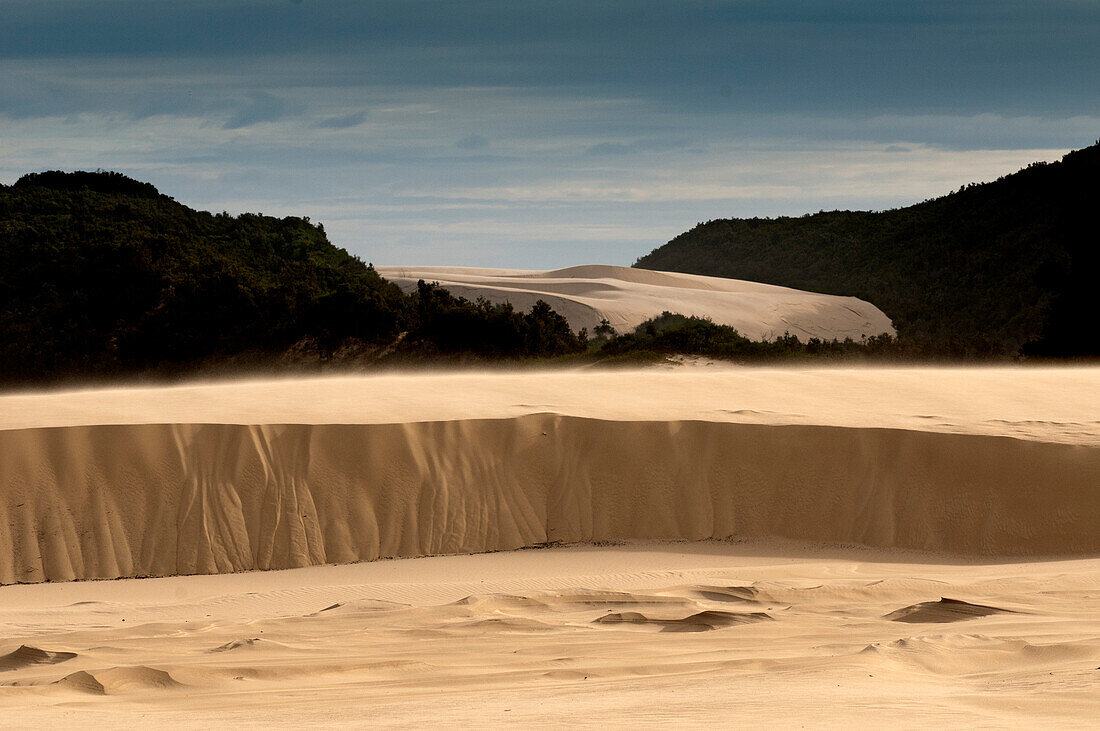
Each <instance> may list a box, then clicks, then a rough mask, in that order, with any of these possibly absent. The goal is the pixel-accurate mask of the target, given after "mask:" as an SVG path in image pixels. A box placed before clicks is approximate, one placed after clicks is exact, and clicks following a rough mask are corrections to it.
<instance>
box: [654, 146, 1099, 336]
mask: <svg viewBox="0 0 1100 731" xmlns="http://www.w3.org/2000/svg"><path fill="white" fill-rule="evenodd" d="M1098 205H1100V143H1098V144H1097V145H1095V146H1093V147H1089V148H1086V149H1083V150H1078V151H1076V152H1072V153H1070V154H1068V155H1066V156H1065V158H1063V159H1062V161H1061V162H1055V163H1051V164H1043V163H1036V164H1034V165H1031V166H1030V167H1028V168H1026V169H1024V170H1021V171H1020V172H1018V173H1015V174H1013V175H1009V176H1006V177H1003V178H1001V179H999V180H997V181H995V182H992V183H986V184H982V185H970V186H967V187H966V188H964V189H961V190H959V191H958V192H956V193H952V194H950V195H946V196H944V197H942V198H937V199H934V200H929V201H925V202H924V203H920V204H918V205H915V206H910V207H908V208H900V209H896V210H892V211H884V212H880V213H869V212H851V211H834V212H827V213H826V212H822V213H818V214H816V215H807V216H803V217H801V218H777V219H756V218H754V219H725V220H716V221H710V222H707V223H703V224H700V225H698V226H696V227H695V228H694V229H692V230H691V231H688V232H687V233H684V234H682V235H680V236H678V237H676V238H675V239H673V240H672V241H670V242H669V243H668V244H666V245H664V246H662V247H660V248H659V249H656V250H655V251H653V252H652V253H650V254H649V255H647V256H644V257H642V258H641V259H639V260H638V262H637V263H636V264H635V266H638V267H641V268H645V269H658V270H666V271H676V272H688V273H692V274H707V275H713V276H721V277H732V278H736V279H748V280H753V281H758V282H768V283H772V284H780V285H784V286H788V287H796V288H799V289H807V290H811V291H815V292H823V293H827V294H839V295H852V296H855V297H859V298H861V299H864V300H867V301H869V302H872V303H873V304H875V305H877V306H878V307H879V308H880V309H882V310H883V311H884V312H885V313H886V314H887V315H888V316H890V317H891V318H892V319H893V321H894V326H895V327H896V328H897V330H898V340H899V344H897V345H895V346H894V347H895V349H900V350H901V351H904V353H906V354H908V355H912V356H921V355H943V356H952V357H965V356H985V355H997V354H1008V355H1015V354H1017V353H1023V354H1025V355H1035V356H1053V357H1066V356H1097V355H1100V337H1098V335H1097V332H1098V330H1097V327H1098V326H1097V323H1098V322H1100V307H1098V305H1097V296H1096V288H1097V285H1098V282H1097V279H1098V277H1100V228H1098V225H1097V215H1096V211H1097V206H1098Z"/></svg>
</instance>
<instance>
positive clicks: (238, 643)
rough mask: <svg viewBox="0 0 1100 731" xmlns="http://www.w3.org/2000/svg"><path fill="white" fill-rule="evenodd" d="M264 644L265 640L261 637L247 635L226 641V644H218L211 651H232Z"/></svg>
mask: <svg viewBox="0 0 1100 731" xmlns="http://www.w3.org/2000/svg"><path fill="white" fill-rule="evenodd" d="M262 644H264V640H262V639H260V638H259V637H246V638H244V639H240V640H233V641H231V642H226V643H225V644H224V645H218V646H217V647H215V648H213V649H212V650H210V652H232V651H233V650H243V649H248V648H251V647H256V646H257V645H262Z"/></svg>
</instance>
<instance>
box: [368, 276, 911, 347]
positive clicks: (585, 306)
mask: <svg viewBox="0 0 1100 731" xmlns="http://www.w3.org/2000/svg"><path fill="white" fill-rule="evenodd" d="M377 269H378V273H379V274H381V275H382V276H383V277H385V278H386V279H389V280H391V281H393V282H394V283H396V284H397V285H398V286H400V287H401V288H402V289H404V290H405V291H406V292H409V291H415V290H416V286H417V281H418V280H421V279H422V280H424V281H426V282H439V283H440V284H441V285H442V286H443V287H445V288H446V289H447V290H448V291H450V292H451V293H452V294H454V295H456V296H460V297H466V298H467V299H471V300H474V299H477V298H478V297H484V298H485V299H487V300H489V301H491V302H510V303H511V304H512V306H514V307H515V308H516V309H518V310H528V309H530V308H531V306H532V305H533V304H535V303H536V302H538V301H539V300H540V299H541V300H544V301H546V302H547V303H548V304H549V305H550V306H551V307H553V308H554V310H556V311H557V312H558V313H560V314H561V315H562V316H564V317H565V319H567V320H568V321H569V324H570V325H571V326H572V328H573V329H574V330H580V329H581V328H588V332H589V333H592V332H593V330H594V328H595V327H596V326H597V325H599V324H600V321H601V320H607V321H608V323H609V324H610V325H611V326H612V327H614V328H615V329H616V331H618V332H620V333H624V332H630V331H632V330H633V329H634V328H635V327H637V326H638V325H640V324H642V323H643V322H645V321H646V320H648V319H650V318H653V317H656V316H657V315H660V314H661V313H662V312H665V311H666V310H667V311H669V312H674V313H678V314H681V315H689V316H690V315H695V316H698V317H706V318H710V319H711V320H713V321H714V322H717V323H719V324H722V325H731V326H733V327H735V328H736V329H737V330H738V332H740V333H741V334H742V335H744V336H745V337H747V338H750V339H752V340H773V339H775V338H776V337H778V336H780V335H783V333H787V332H789V333H790V334H792V335H797V336H798V337H799V338H801V339H802V340H807V339H809V338H821V339H822V340H834V339H835V340H844V339H845V338H852V339H853V340H859V339H860V338H862V337H869V336H872V335H880V334H883V333H889V334H893V333H894V328H893V325H892V324H891V322H890V318H889V317H887V316H886V315H885V314H883V312H882V311H881V310H879V309H878V308H877V307H875V306H874V305H873V304H871V303H868V302H864V301H863V300H861V299H857V298H855V297H838V296H835V295H825V294H817V293H816V292H805V291H803V290H798V289H791V288H789V287H779V286H776V285H772V284H760V283H759V282H747V281H743V280H739V279H724V278H722V277H704V276H700V275H697V274H681V273H679V272H657V271H649V270H645V269H632V268H629V267H620V266H608V265H597V264H591V265H586V266H575V267H569V268H567V269H555V270H552V271H529V270H525V269H476V268H470V267H446V266H423V267H414V266H383V267H377Z"/></svg>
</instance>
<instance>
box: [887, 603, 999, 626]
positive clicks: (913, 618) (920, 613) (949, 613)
mask: <svg viewBox="0 0 1100 731" xmlns="http://www.w3.org/2000/svg"><path fill="white" fill-rule="evenodd" d="M1011 611H1012V610H1010V609H1001V608H999V607H989V606H986V605H984V604H971V603H970V602H964V601H962V600H960V599H948V598H947V597H942V598H941V599H940V600H939V601H938V602H921V603H920V604H914V605H913V606H910V607H903V608H901V609H898V610H897V611H894V612H890V613H889V614H887V615H886V619H890V620H893V621H895V622H909V623H911V624H914V623H925V622H958V621H960V620H964V619H973V618H975V617H988V616H989V615H991V614H1004V613H1005V612H1009V613H1011Z"/></svg>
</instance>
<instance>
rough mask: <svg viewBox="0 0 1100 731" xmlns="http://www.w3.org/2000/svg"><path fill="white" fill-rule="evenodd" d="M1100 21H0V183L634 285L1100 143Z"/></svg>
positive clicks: (784, 8)
mask: <svg viewBox="0 0 1100 731" xmlns="http://www.w3.org/2000/svg"><path fill="white" fill-rule="evenodd" d="M1097 79H1100V0H1041V1H1040V0H1027V1H1022V0H875V1H869V0H725V1H720V0H678V1H676V2H627V1H625V0H622V1H613V2H606V1H604V0H540V1H539V2H522V0H510V1H504V0H501V1H493V2H481V1H479V0H465V1H464V2H455V1H454V0H446V1H443V2H439V1H436V0H395V1H394V2H370V1H369V0H368V1H361V2H345V1H342V0H297V1H295V0H218V1H217V2H208V1H207V0H194V1H192V2H182V1H180V2H173V1H170V0H88V1H83V0H81V1H78V0H29V1H28V0H0V130H2V132H0V182H4V183H11V182H14V180H15V179H17V178H18V177H19V176H20V175H22V174H24V173H26V172H31V171H38V170H47V169H62V170H78V169H82V170H89V169H99V168H101V169H107V170H118V171H121V172H124V173H126V174H128V175H131V176H133V177H135V178H138V179H141V180H145V181H149V182H151V183H153V184H154V185H156V186H157V187H158V188H159V189H160V190H161V191H162V192H164V193H166V194H168V195H171V196H173V197H174V198H176V199H177V200H179V201H180V202H182V203H186V204H187V205H190V206H193V207H196V208H201V209H205V210H211V211H223V210H225V211H229V212H231V213H240V212H244V211H252V212H262V213H265V214H268V215H277V216H286V215H298V216H308V217H310V218H311V219H312V220H314V221H320V222H322V223H323V224H324V226H325V230H326V231H327V232H328V235H329V238H330V239H331V240H332V241H333V243H335V244H337V245H339V246H343V247H345V248H347V249H348V250H349V251H351V252H352V253H354V254H357V255H359V256H360V257H362V258H363V259H364V260H366V261H371V262H373V263H376V264H451V265H463V266H498V267H519V268H555V267H561V266H570V265H573V264H582V263H608V264H622V265H628V264H631V263H632V262H633V261H634V260H635V259H636V258H638V257H639V256H642V255H644V254H646V253H648V252H649V251H650V250H652V249H653V248H655V247H657V246H660V245H661V244H663V243H665V242H666V241H668V240H669V239H670V238H672V237H674V236H675V235H677V234H679V233H681V232H683V231H686V230H688V229H690V228H691V227H692V226H694V225H695V224H696V223H698V222H701V221H707V220H711V219H715V218H726V217H732V216H777V215H801V214H804V213H812V212H816V211H818V210H833V209H838V208H839V209H875V210H879V209H884V208H893V207H897V206H901V205H908V204H911V203H915V202H918V201H921V200H924V199H926V198H930V197H933V196H936V195H941V194H943V193H946V192H949V191H951V190H954V189H957V188H958V187H959V186H961V185H963V184H966V183H969V182H974V181H984V180H992V179H995V178H997V177H1000V176H1001V175H1005V174H1008V173H1011V172H1013V171H1015V170H1017V169H1019V168H1021V167H1024V166H1026V165H1027V164H1028V163H1029V162H1032V161H1035V160H1054V159H1057V158H1059V157H1060V156H1061V155H1062V154H1064V153H1065V152H1066V151H1068V150H1070V149H1074V148H1079V147H1084V146H1087V145H1090V144H1093V143H1094V142H1096V141H1097V139H1098V138H1100V83H1097Z"/></svg>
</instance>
